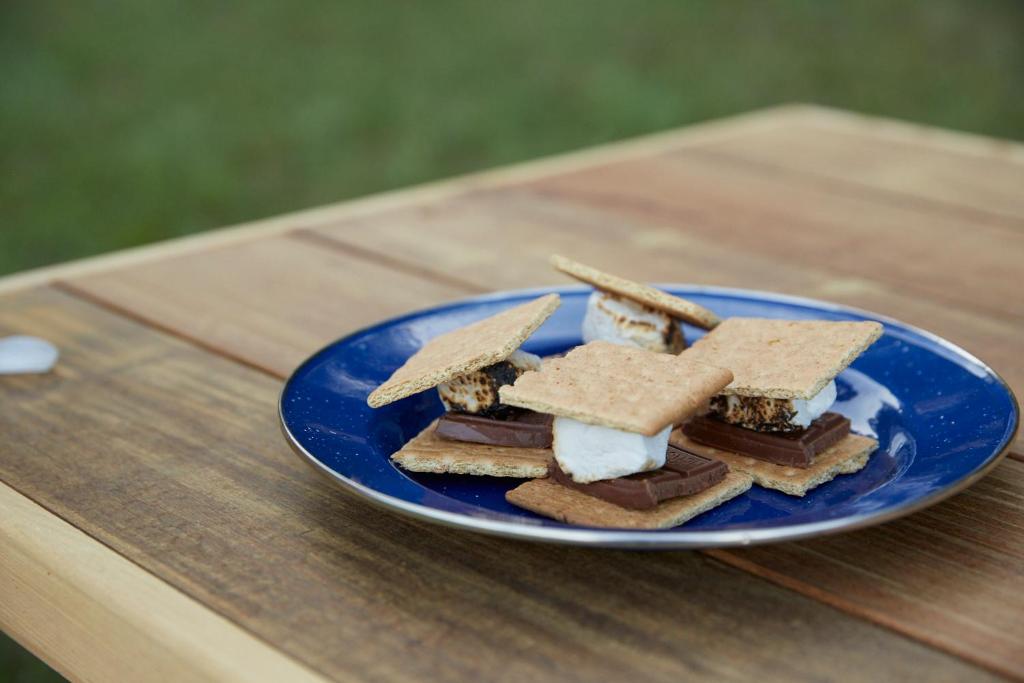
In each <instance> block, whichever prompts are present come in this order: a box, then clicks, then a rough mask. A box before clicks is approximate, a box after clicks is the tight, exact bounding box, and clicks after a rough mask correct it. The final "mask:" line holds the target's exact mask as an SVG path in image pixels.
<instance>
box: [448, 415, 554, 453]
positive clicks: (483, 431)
mask: <svg viewBox="0 0 1024 683" xmlns="http://www.w3.org/2000/svg"><path fill="white" fill-rule="evenodd" d="M553 419H554V418H553V417H552V416H551V415H546V414H544V413H535V412H533V411H532V410H515V411H514V412H510V413H508V416H507V417H506V418H505V419H501V420H498V419H495V418H493V417H484V416H481V415H474V414H472V413H445V414H444V415H443V416H442V417H441V419H440V420H438V421H437V430H436V432H437V435H438V436H441V437H444V438H445V439H452V440H453V441H469V442H472V443H482V444H487V445H488V446H515V447H517V448H551V439H552V436H551V423H552V421H553Z"/></svg>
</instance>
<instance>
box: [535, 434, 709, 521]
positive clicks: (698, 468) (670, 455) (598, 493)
mask: <svg viewBox="0 0 1024 683" xmlns="http://www.w3.org/2000/svg"><path fill="white" fill-rule="evenodd" d="M728 471H729V468H728V467H726V465H725V463H723V462H721V461H718V460H712V459H710V458H705V457H704V456H701V455H696V454H694V453H689V452H687V451H684V450H681V449H679V448H676V447H675V446H669V447H668V451H667V452H666V454H665V465H664V467H662V468H661V469H657V470H653V471H650V472H639V473H637V474H631V475H629V476H628V477H619V478H618V479H606V480H604V481H595V482H593V483H590V484H580V483H577V482H575V481H573V480H572V477H570V476H569V475H568V474H566V473H565V472H563V471H562V470H561V469H560V468H559V467H558V463H557V462H553V463H552V465H551V472H550V475H549V476H550V477H551V478H552V479H553V480H555V481H556V482H558V483H559V484H561V485H562V486H567V487H569V488H573V489H576V490H577V491H582V492H583V493H586V494H587V495H590V496H594V497H595V498H600V499H602V500H606V501H608V502H609V503H614V504H615V505H619V506H621V507H624V508H630V509H632V510H649V509H650V508H653V507H655V506H656V505H657V504H658V503H660V502H662V501H664V500H668V499H670V498H678V497H679V496H692V495H693V494H695V493H700V492H701V491H703V490H704V489H706V488H710V487H712V486H714V485H715V484H717V483H718V482H720V481H722V480H723V479H725V475H726V474H727V473H728Z"/></svg>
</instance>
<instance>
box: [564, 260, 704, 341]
mask: <svg viewBox="0 0 1024 683" xmlns="http://www.w3.org/2000/svg"><path fill="white" fill-rule="evenodd" d="M551 265H553V266H554V267H555V268H556V269H558V270H560V271H562V272H563V273H565V274H566V275H568V276H570V277H574V278H576V279H577V280H580V281H581V282H586V283H587V284H589V285H593V286H594V287H597V288H598V289H603V290H605V291H606V292H611V293H612V294H618V295H619V296H623V297H626V298H627V299H632V300H633V301H636V302H637V303H641V304H643V305H644V306H647V307H649V308H653V309H655V310H658V311H663V312H664V313H668V314H669V315H670V316H672V317H673V318H677V319H679V320H682V321H684V322H688V323H690V324H691V325H696V326H697V327H702V328H704V329H705V330H710V329H711V328H712V327H714V326H715V325H717V324H718V323H719V322H721V321H720V319H719V318H718V316H717V315H715V314H714V313H713V312H711V311H709V310H708V309H706V308H704V307H703V306H701V305H700V304H695V303H693V302H692V301H687V300H686V299H684V298H682V297H678V296H674V295H672V294H669V293H668V292H663V291H661V290H660V289H655V288H654V287H651V286H650V285H645V284H641V283H639V282H633V281H632V280H627V279H626V278H623V277H619V276H617V275H611V274H610V273H605V272H603V271H600V270H598V269H597V268H591V267H590V266H586V265H583V264H582V263H578V262H576V261H573V260H572V259H568V258H566V257H564V256H559V255H557V254H554V255H552V256H551Z"/></svg>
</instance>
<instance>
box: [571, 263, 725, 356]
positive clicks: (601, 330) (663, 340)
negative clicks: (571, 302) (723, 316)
mask: <svg viewBox="0 0 1024 683" xmlns="http://www.w3.org/2000/svg"><path fill="white" fill-rule="evenodd" d="M551 265H553V266H554V267H555V268H556V269H557V270H559V271H561V272H563V273H565V274H566V275H569V276H570V277H573V278H575V279H577V280H579V281H581V282H585V283H587V284H589V285H592V286H593V287H594V293H593V294H591V295H590V298H589V299H588V300H587V312H586V314H585V316H584V318H583V342H584V343H587V342H592V341H608V342H612V343H613V344H622V345H624V346H635V347H637V348H642V349H647V350H649V351H657V352H661V353H673V354H677V353H679V352H680V351H682V350H683V349H685V348H686V339H685V337H684V336H683V330H682V328H681V327H680V323H681V322H686V323H689V324H691V325H694V326H696V327H700V328H702V329H705V330H710V329H712V328H713V327H715V325H717V324H718V323H719V322H720V321H719V318H718V316H717V315H715V314H714V313H713V312H711V311H709V310H708V309H706V308H704V307H703V306H700V305H698V304H695V303H694V302H692V301H687V300H686V299H683V298H682V297H678V296H673V295H671V294H669V293H668V292H663V291H661V290H660V289H656V288H654V287H651V286H650V285H645V284H642V283H640V282H633V281H632V280H627V279H626V278H622V277H618V276H617V275H612V274H610V273H605V272H603V271H600V270H598V269H597V268H592V267H590V266H587V265H584V264H582V263H578V262H576V261H573V260H572V259H568V258H565V257H564V256H558V255H557V254H556V255H553V256H552V257H551Z"/></svg>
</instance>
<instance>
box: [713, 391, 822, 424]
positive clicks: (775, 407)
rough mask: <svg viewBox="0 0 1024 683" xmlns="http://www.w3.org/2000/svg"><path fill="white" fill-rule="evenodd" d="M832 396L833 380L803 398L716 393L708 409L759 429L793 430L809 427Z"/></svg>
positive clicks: (730, 420) (717, 414)
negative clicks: (810, 395)
mask: <svg viewBox="0 0 1024 683" xmlns="http://www.w3.org/2000/svg"><path fill="white" fill-rule="evenodd" d="M835 400H836V383H835V380H833V381H831V382H829V383H828V384H826V385H825V387H824V388H823V389H822V390H821V391H819V392H818V393H817V394H815V395H814V396H813V397H811V398H809V399H806V400H804V399H785V398H765V397H763V396H733V395H728V396H726V395H723V394H719V395H718V396H715V397H714V398H712V399H711V413H712V414H714V415H715V416H716V417H717V418H718V419H720V420H724V421H725V422H728V423H730V424H735V425H739V426H741V427H746V428H747V429H755V430H757V431H759V432H794V431H798V430H800V429H806V428H807V427H809V426H810V424H811V423H812V422H814V421H815V420H817V419H818V418H819V417H821V416H822V415H824V414H825V412H826V411H827V410H828V409H829V408H830V407H832V404H833V403H835Z"/></svg>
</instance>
